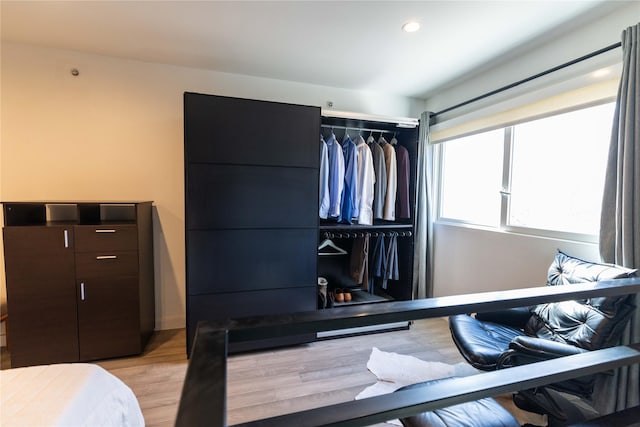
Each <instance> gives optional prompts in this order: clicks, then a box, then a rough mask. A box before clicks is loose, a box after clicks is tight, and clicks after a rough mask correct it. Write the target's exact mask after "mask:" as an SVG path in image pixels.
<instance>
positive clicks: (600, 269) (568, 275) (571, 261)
mask: <svg viewBox="0 0 640 427" xmlns="http://www.w3.org/2000/svg"><path fill="white" fill-rule="evenodd" d="M636 271H637V270H636V269H632V268H626V267H622V266H619V265H615V264H600V263H595V262H589V261H584V260H582V259H579V258H575V257H572V256H570V255H567V254H565V253H564V252H562V251H560V250H558V252H557V253H556V256H555V258H554V259H553V262H552V263H551V266H550V267H549V272H548V274H547V285H550V286H556V285H566V284H569V283H583V282H597V281H598V280H609V279H621V278H624V277H631V276H634V275H635V273H636Z"/></svg>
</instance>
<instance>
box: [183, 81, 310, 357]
mask: <svg viewBox="0 0 640 427" xmlns="http://www.w3.org/2000/svg"><path fill="white" fill-rule="evenodd" d="M319 134H320V108H318V107H309V106H301V105H292V104H282V103H275V102H266V101H256V100H249V99H238V98H230V97H222V96H214V95H202V94H195V93H185V94H184V144H185V224H186V225H185V228H186V229H185V235H186V264H187V265H186V267H187V277H186V279H187V285H186V286H187V292H186V294H187V352H189V351H190V349H191V344H192V341H193V336H194V333H195V329H196V326H197V322H198V321H200V320H205V319H207V320H215V319H225V318H235V317H243V316H254V315H264V314H284V313H290V312H295V311H306V310H313V309H315V308H316V283H317V255H316V252H317V251H316V249H317V244H318V240H317V239H318V193H317V191H318V168H319V160H318V149H319V148H318V138H319ZM313 339H314V336H313V335H305V336H299V337H287V339H286V340H269V341H265V342H251V345H250V346H247V345H246V344H237V345H235V346H231V348H230V350H231V351H240V350H249V349H255V348H261V347H270V346H275V345H285V344H293V343H299V342H305V341H310V340H313Z"/></svg>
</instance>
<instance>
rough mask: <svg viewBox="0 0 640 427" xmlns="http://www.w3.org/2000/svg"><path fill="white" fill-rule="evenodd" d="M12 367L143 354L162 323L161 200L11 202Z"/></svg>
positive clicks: (7, 210) (7, 224)
mask: <svg viewBox="0 0 640 427" xmlns="http://www.w3.org/2000/svg"><path fill="white" fill-rule="evenodd" d="M3 206H4V229H3V236H4V252H5V253H4V255H5V271H6V280H7V304H8V305H7V308H8V312H9V315H10V318H9V321H10V322H11V365H12V367H19V366H28V365H37V364H48V363H61V362H77V361H88V360H96V359H105V358H111V357H119V356H126V355H132V354H139V353H141V352H142V351H143V349H144V346H145V345H146V343H147V341H148V339H149V337H150V336H151V334H152V333H153V330H154V326H155V301H154V269H153V225H152V215H151V209H152V205H151V202H147V201H143V202H137V201H136V202H102V201H100V202H70V201H46V202H39V201H38V202H3Z"/></svg>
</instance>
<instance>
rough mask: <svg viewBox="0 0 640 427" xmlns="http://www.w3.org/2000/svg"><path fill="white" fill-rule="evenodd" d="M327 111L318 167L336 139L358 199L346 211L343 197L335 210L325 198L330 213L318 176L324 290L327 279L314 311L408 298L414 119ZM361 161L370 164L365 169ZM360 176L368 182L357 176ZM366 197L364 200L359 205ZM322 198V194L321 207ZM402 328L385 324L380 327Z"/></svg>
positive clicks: (320, 266)
mask: <svg viewBox="0 0 640 427" xmlns="http://www.w3.org/2000/svg"><path fill="white" fill-rule="evenodd" d="M324 114H325V115H324V116H323V117H322V124H321V139H322V140H321V142H320V144H321V164H322V162H323V160H322V156H323V151H324V148H323V147H322V144H323V143H325V144H327V142H328V144H327V145H328V146H329V147H330V146H331V144H333V143H335V142H339V146H340V148H342V149H343V150H342V153H343V155H344V154H345V153H346V155H345V156H344V158H343V161H344V170H345V173H344V175H345V176H348V175H349V173H350V169H351V168H350V165H349V163H350V161H355V162H356V166H355V169H356V182H357V183H356V186H357V188H356V191H355V192H354V193H355V196H354V197H353V199H356V200H357V202H354V203H353V204H357V205H358V206H357V209H356V210H355V211H354V209H349V208H346V209H345V203H347V204H348V203H352V201H351V200H349V197H348V196H347V200H344V198H343V199H342V200H340V206H341V207H340V209H336V206H335V202H336V200H335V197H333V195H331V194H330V196H329V209H328V212H327V210H325V209H323V208H322V206H323V197H322V193H323V190H322V186H323V183H322V180H323V174H322V171H321V174H320V180H321V182H320V195H319V204H320V209H319V212H318V215H319V217H320V223H319V227H318V242H319V246H318V248H319V250H318V276H319V277H320V278H321V279H319V280H320V281H321V282H322V283H323V286H322V288H323V289H322V290H323V291H324V283H325V282H326V299H325V298H324V297H322V296H321V297H320V298H319V304H318V307H319V308H323V307H326V308H333V307H343V306H348V305H357V304H370V303H384V302H386V301H393V300H410V299H411V298H412V280H413V238H414V235H413V232H414V221H415V176H416V169H415V168H416V158H417V147H418V136H419V135H418V122H417V120H416V121H406V119H405V121H402V122H400V120H402V119H397V120H396V121H394V120H393V119H380V120H375V119H371V118H368V119H356V118H350V117H336V116H329V115H328V114H330V113H328V112H325V113H324ZM334 114H335V113H334ZM338 114H340V115H342V113H338ZM383 120H385V121H383ZM399 123H402V124H401V125H399ZM334 141H335V142H334ZM350 143H353V145H352V147H351V149H353V148H354V147H353V146H355V149H356V155H355V156H350V155H349V149H348V145H349V144H350ZM333 148H334V149H335V148H337V147H333ZM336 152H337V151H336ZM329 154H331V153H329ZM327 157H328V159H325V161H328V163H329V165H328V166H329V169H330V170H329V172H330V173H331V172H332V171H335V170H336V169H337V168H336V167H335V160H334V159H331V158H330V157H331V156H330V155H328V156H327ZM332 163H334V164H333V165H332ZM338 163H340V160H339V161H338ZM363 163H365V164H367V163H368V167H367V166H363ZM390 163H391V164H390ZM367 168H368V169H370V171H369V172H373V174H372V176H368V175H369V173H368V172H367V171H366V169H367ZM363 169H364V170H363ZM351 172H352V171H351ZM330 173H329V174H330ZM352 173H353V172H352ZM363 176H364V177H365V179H362V177H363ZM328 181H329V185H328V187H329V188H328V189H327V188H326V187H325V191H328V192H329V193H331V181H332V179H331V177H329V179H328ZM372 181H373V182H372ZM345 182H347V180H345ZM366 186H369V188H368V189H367V188H366ZM334 187H335V186H334ZM347 187H348V186H347ZM363 187H365V188H363ZM334 189H335V188H334ZM349 190H351V188H348V189H347V188H346V187H345V188H344V189H343V191H342V195H343V196H344V195H345V194H346V193H347V191H349ZM367 195H369V200H368V201H367V200H364V199H365V198H366V197H367ZM326 199H327V198H326V197H324V200H325V205H326ZM354 207H356V206H354ZM363 210H364V212H363ZM349 212H350V213H351V216H350V217H347V215H345V213H346V214H349ZM325 214H326V215H325ZM336 214H338V215H336ZM327 248H329V249H327ZM402 326H403V325H399V324H398V325H386V326H385V327H384V328H385V329H388V328H389V327H402ZM404 326H405V327H406V324H404ZM349 332H354V333H355V332H361V331H334V332H332V333H327V334H321V335H320V336H319V337H327V336H334V335H343V334H345V333H349Z"/></svg>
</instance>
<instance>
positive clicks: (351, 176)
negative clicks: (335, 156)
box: [338, 133, 358, 224]
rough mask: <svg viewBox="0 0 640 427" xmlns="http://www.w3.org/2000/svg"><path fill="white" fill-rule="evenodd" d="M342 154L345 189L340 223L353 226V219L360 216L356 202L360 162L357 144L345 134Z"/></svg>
mask: <svg viewBox="0 0 640 427" xmlns="http://www.w3.org/2000/svg"><path fill="white" fill-rule="evenodd" d="M342 154H343V156H344V167H345V172H344V187H343V191H342V202H341V208H340V216H339V217H338V222H341V223H344V224H352V223H353V217H354V216H357V215H358V207H357V206H356V205H355V202H356V187H357V186H358V160H357V157H356V144H354V143H353V141H352V140H351V138H349V135H348V134H346V133H345V137H344V141H342Z"/></svg>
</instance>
